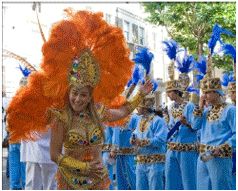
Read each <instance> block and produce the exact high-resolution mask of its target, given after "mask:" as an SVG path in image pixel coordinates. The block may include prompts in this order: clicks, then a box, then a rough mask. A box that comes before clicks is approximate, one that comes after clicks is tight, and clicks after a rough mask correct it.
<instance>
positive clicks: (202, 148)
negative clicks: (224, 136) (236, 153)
mask: <svg viewBox="0 0 238 191" xmlns="http://www.w3.org/2000/svg"><path fill="white" fill-rule="evenodd" d="M216 148H219V150H220V153H219V155H218V156H217V157H221V158H231V157H232V148H231V147H230V146H229V145H228V144H222V145H219V146H212V145H205V144H199V153H200V154H204V153H206V152H212V151H213V150H214V149H216Z"/></svg>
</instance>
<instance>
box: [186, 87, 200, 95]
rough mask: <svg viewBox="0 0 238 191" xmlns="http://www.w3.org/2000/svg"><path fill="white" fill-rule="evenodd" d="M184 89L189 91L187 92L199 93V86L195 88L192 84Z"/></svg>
mask: <svg viewBox="0 0 238 191" xmlns="http://www.w3.org/2000/svg"><path fill="white" fill-rule="evenodd" d="M186 91H187V92H189V93H194V94H197V95H199V94H200V90H199V88H195V86H194V85H191V86H188V87H187V89H186Z"/></svg>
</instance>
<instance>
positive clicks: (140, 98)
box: [127, 92, 145, 113]
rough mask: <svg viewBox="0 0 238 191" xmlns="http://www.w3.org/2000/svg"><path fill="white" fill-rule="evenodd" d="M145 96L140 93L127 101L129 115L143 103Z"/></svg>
mask: <svg viewBox="0 0 238 191" xmlns="http://www.w3.org/2000/svg"><path fill="white" fill-rule="evenodd" d="M144 97H145V95H143V94H142V93H141V92H140V93H138V94H136V95H135V96H134V97H133V98H132V99H131V100H129V101H127V104H128V110H129V113H132V112H133V111H134V110H135V109H136V108H137V107H138V106H139V104H140V103H141V102H142V101H143V99H144Z"/></svg>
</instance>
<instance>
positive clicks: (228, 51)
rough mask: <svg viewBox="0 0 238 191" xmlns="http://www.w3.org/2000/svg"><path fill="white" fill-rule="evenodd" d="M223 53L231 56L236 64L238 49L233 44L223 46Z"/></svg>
mask: <svg viewBox="0 0 238 191" xmlns="http://www.w3.org/2000/svg"><path fill="white" fill-rule="evenodd" d="M222 51H223V52H224V54H226V55H231V56H232V58H233V60H234V63H236V49H235V47H234V46H232V45H231V44H224V45H223V46H222Z"/></svg>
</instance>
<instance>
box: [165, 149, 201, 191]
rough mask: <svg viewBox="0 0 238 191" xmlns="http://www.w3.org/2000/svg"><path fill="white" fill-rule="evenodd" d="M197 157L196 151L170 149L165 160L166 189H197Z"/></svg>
mask: <svg viewBox="0 0 238 191" xmlns="http://www.w3.org/2000/svg"><path fill="white" fill-rule="evenodd" d="M197 158H198V154H197V152H194V151H189V152H178V151H171V150H168V151H167V153H166V162H165V189H166V190H195V189H196V178H197V176H196V175H197Z"/></svg>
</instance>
